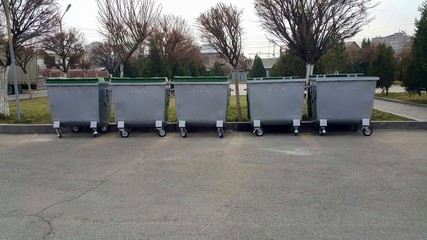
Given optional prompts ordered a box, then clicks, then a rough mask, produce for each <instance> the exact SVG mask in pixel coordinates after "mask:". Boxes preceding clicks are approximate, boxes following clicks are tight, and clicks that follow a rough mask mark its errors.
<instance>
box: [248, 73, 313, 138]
mask: <svg viewBox="0 0 427 240" xmlns="http://www.w3.org/2000/svg"><path fill="white" fill-rule="evenodd" d="M305 83H306V79H301V78H293V77H270V78H254V79H248V81H247V84H248V105H249V111H248V112H249V118H250V119H251V123H252V125H253V127H254V131H253V132H254V133H255V134H256V135H257V136H262V135H263V134H264V131H263V129H262V128H261V125H287V124H292V126H293V132H294V134H295V135H297V134H298V128H299V127H300V126H301V117H302V111H303V108H304V89H305Z"/></svg>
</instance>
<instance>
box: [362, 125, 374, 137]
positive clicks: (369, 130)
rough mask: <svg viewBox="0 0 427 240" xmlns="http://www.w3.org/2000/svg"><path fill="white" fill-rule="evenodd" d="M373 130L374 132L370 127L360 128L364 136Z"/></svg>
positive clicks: (369, 134) (370, 133)
mask: <svg viewBox="0 0 427 240" xmlns="http://www.w3.org/2000/svg"><path fill="white" fill-rule="evenodd" d="M373 132H374V130H373V129H372V128H371V127H364V128H363V129H362V133H363V135H365V136H371V135H372V133H373Z"/></svg>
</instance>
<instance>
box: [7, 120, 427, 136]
mask: <svg viewBox="0 0 427 240" xmlns="http://www.w3.org/2000/svg"><path fill="white" fill-rule="evenodd" d="M371 126H372V128H374V129H408V130H409V129H418V130H427V122H412V121H407V122H377V121H373V122H371ZM315 127H316V126H315V124H314V122H313V121H303V122H302V124H301V127H300V129H301V130H302V131H303V132H304V131H314V130H315ZM265 128H266V129H271V130H272V131H290V129H291V128H290V126H271V127H268V126H266V127H265ZM330 128H334V126H330ZM134 129H135V130H142V131H154V128H151V129H152V130H151V129H149V128H134ZM166 129H167V131H168V132H177V131H179V127H178V124H177V123H175V122H168V123H166ZM191 129H192V130H195V131H198V130H201V131H205V130H208V129H216V128H215V127H192V128H191ZM226 129H227V130H234V131H238V132H250V131H252V130H253V128H252V125H251V123H250V122H231V123H230V122H229V123H227V125H226ZM337 129H341V130H344V131H345V128H339V127H338V126H337ZM62 130H63V132H64V133H65V132H69V131H70V130H69V129H67V128H62ZM81 131H82V132H86V131H87V132H89V131H90V129H89V128H86V129H82V130H81ZM116 131H118V130H117V125H116V124H115V123H112V124H110V126H109V132H116ZM0 133H4V134H34V133H38V134H46V133H56V132H55V129H54V128H53V126H52V124H0Z"/></svg>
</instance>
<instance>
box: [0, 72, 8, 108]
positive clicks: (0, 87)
mask: <svg viewBox="0 0 427 240" xmlns="http://www.w3.org/2000/svg"><path fill="white" fill-rule="evenodd" d="M9 69H10V67H9V66H6V67H3V66H0V115H4V116H9V115H10V112H9V102H8V101H7V79H8V75H9Z"/></svg>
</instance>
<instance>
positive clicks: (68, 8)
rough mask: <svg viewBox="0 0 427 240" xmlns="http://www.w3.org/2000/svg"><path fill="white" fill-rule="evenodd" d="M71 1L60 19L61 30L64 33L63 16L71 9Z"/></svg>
mask: <svg viewBox="0 0 427 240" xmlns="http://www.w3.org/2000/svg"><path fill="white" fill-rule="evenodd" d="M70 7H71V3H70V4H68V5H67V8H66V9H65V12H64V13H63V14H62V16H61V18H60V19H59V32H60V33H62V18H63V17H64V16H65V14H66V13H67V12H68V10H70Z"/></svg>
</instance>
